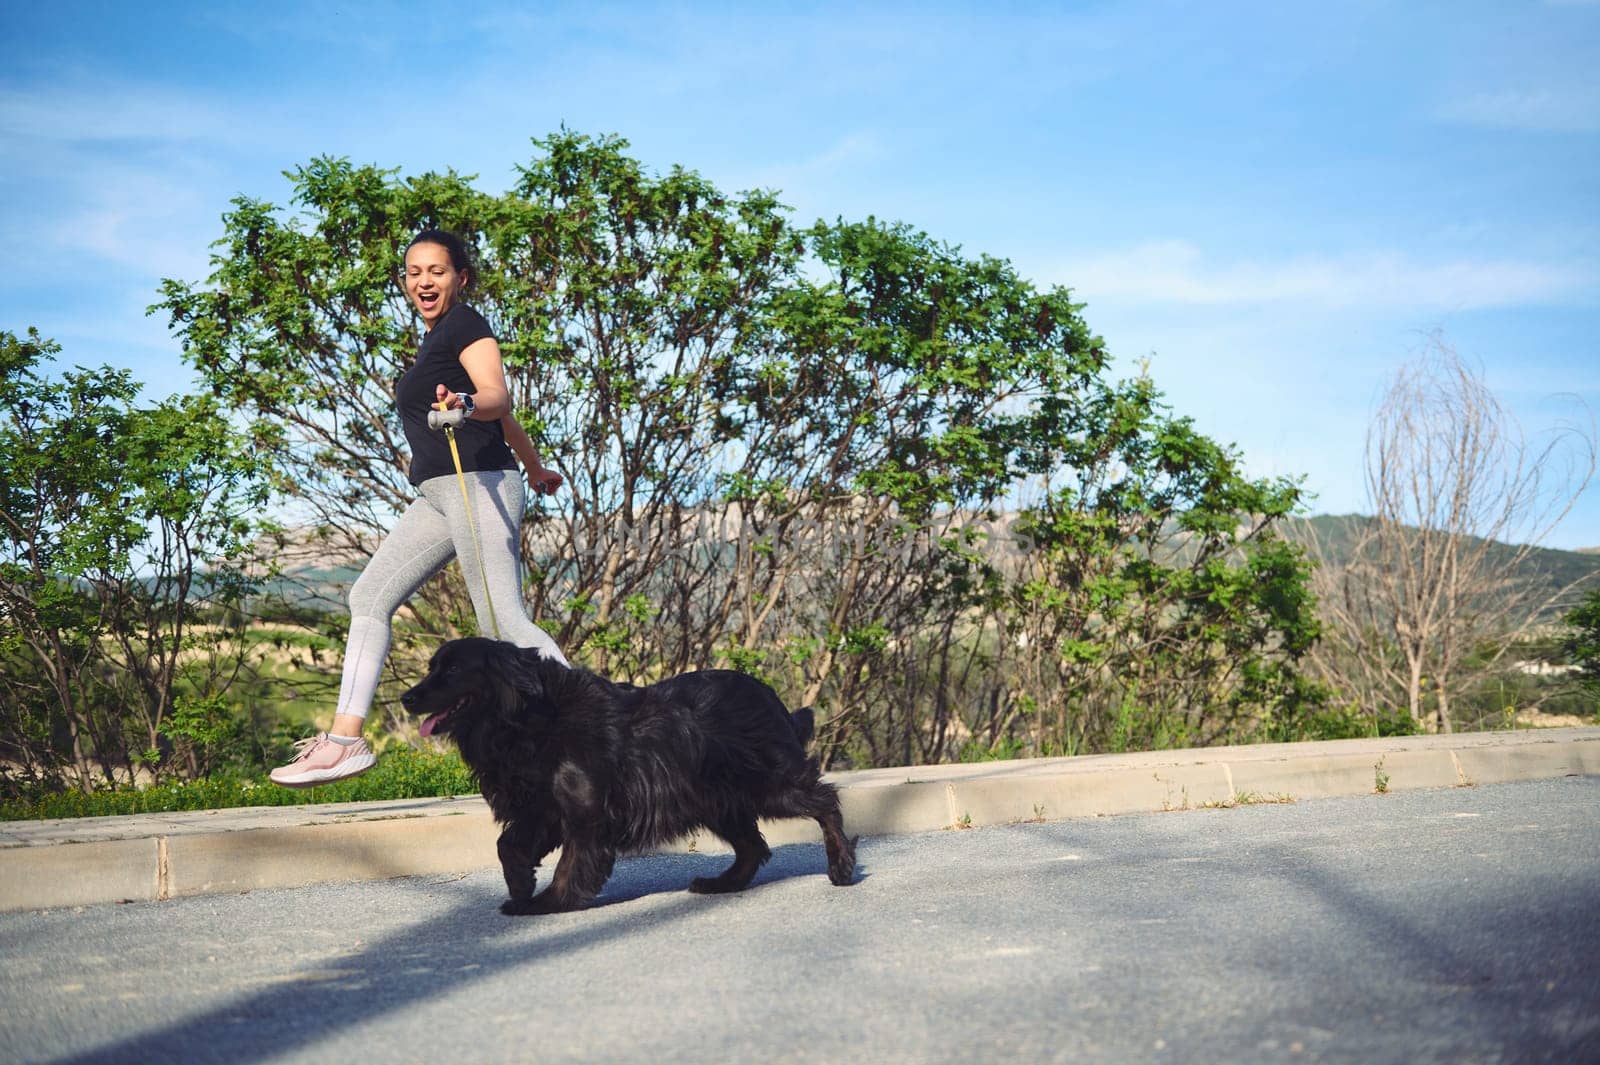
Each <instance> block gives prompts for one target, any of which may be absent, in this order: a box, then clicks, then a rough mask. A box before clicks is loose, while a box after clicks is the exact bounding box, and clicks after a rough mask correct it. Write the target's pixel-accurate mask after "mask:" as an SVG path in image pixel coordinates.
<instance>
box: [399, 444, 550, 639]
mask: <svg viewBox="0 0 1600 1065" xmlns="http://www.w3.org/2000/svg"><path fill="white" fill-rule="evenodd" d="M466 482H467V494H468V496H469V497H470V498H471V500H472V518H473V522H475V523H476V525H477V541H478V544H479V545H481V548H482V556H483V557H482V563H481V566H480V564H479V560H478V557H477V556H478V552H479V547H478V546H475V545H474V543H473V531H472V528H471V526H470V525H469V524H468V521H467V515H466V512H465V509H464V507H463V505H462V501H461V486H460V484H459V482H457V480H456V478H455V477H453V476H452V477H434V478H431V479H429V480H428V481H426V482H425V483H424V484H423V486H422V492H423V495H424V497H425V498H426V499H427V500H428V501H429V502H431V503H432V504H433V505H434V506H435V507H436V508H437V509H439V510H441V511H443V512H444V514H445V516H446V518H447V519H448V521H449V523H450V531H451V533H452V535H454V537H455V543H456V556H457V557H458V558H459V559H460V560H461V575H462V577H463V579H464V580H465V581H466V584H467V594H469V595H470V596H471V597H472V606H473V609H474V610H475V611H476V612H477V615H478V632H479V633H480V634H481V635H484V636H495V635H496V633H495V630H496V628H498V629H499V635H498V638H499V639H502V640H508V641H510V642H511V643H514V644H516V645H517V646H518V647H532V648H534V649H536V650H537V651H538V652H539V653H540V654H541V655H543V656H544V657H546V658H553V659H555V660H556V661H557V662H560V663H561V664H562V665H567V664H568V662H567V656H566V655H564V654H562V653H561V648H560V647H558V646H556V642H555V640H553V639H551V638H550V634H549V633H547V632H545V631H544V630H543V629H541V628H540V627H539V626H537V625H535V624H534V623H533V622H532V621H530V620H529V619H528V613H527V607H526V606H524V605H523V600H522V538H521V530H522V514H523V508H524V506H525V504H526V497H525V495H524V490H523V486H522V478H521V476H520V475H519V474H518V473H517V472H516V471H514V470H487V471H480V472H476V473H469V474H467V475H466ZM486 579H487V580H486ZM486 583H487V589H488V590H487V595H488V596H489V598H488V599H486V598H485V594H486V593H485V584H486ZM491 602H492V603H493V613H492V615H491V611H490V603H491Z"/></svg>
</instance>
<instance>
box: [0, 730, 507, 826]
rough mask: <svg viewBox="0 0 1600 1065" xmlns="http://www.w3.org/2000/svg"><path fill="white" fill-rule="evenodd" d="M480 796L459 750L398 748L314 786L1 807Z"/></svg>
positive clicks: (41, 811) (228, 786) (9, 811)
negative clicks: (365, 767) (362, 768)
mask: <svg viewBox="0 0 1600 1065" xmlns="http://www.w3.org/2000/svg"><path fill="white" fill-rule="evenodd" d="M477 790H478V783H477V781H476V780H475V779H474V778H473V776H472V773H471V771H470V770H468V769H467V767H466V765H465V764H464V763H463V762H462V761H461V758H460V756H459V755H457V754H456V753H455V752H454V751H449V752H446V753H438V752H434V751H419V750H415V749H413V748H410V747H395V748H391V749H390V750H389V751H388V752H387V753H385V754H384V755H383V756H382V757H381V758H379V759H378V764H377V765H376V766H374V767H373V768H372V769H371V770H370V771H368V772H366V773H364V774H362V775H361V776H358V777H352V778H350V779H348V780H341V781H337V782H336V783H333V784H323V785H319V786H318V787H314V788H300V789H293V788H282V787H279V786H278V785H276V784H274V783H272V782H271V781H270V780H268V779H267V778H266V776H264V775H263V776H260V777H254V778H226V777H223V778H218V777H211V778H206V779H201V780H194V781H184V782H179V783H174V784H157V785H154V786H152V787H148V788H138V789H134V788H118V789H115V790H107V791H96V792H93V793H90V794H87V795H85V794H84V793H83V792H79V791H67V792H55V793H52V794H43V795H37V796H31V797H26V798H21V799H8V800H5V801H4V802H0V820H4V821H25V820H39V819H43V818H55V817H105V816H110V815H115V814H147V813H167V812H171V811H174V810H221V809H229V808H233V807H241V806H303V805H306V804H308V803H317V802H370V801H375V800H379V799H418V798H429V797H434V796H444V795H467V794H472V793H474V792H476V791H477Z"/></svg>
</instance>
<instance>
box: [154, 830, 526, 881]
mask: <svg viewBox="0 0 1600 1065" xmlns="http://www.w3.org/2000/svg"><path fill="white" fill-rule="evenodd" d="M499 835H500V831H499V829H498V828H496V827H495V824H494V818H493V817H491V816H490V814H489V811H488V809H487V808H485V809H484V810H482V811H481V812H478V813H474V814H458V815H454V816H447V817H415V818H412V817H401V818H392V819H389V820H384V821H345V822H340V823H337V824H329V825H305V826H297V827H293V828H256V829H249V830H246V831H242V832H219V833H214V834H208V835H191V836H172V837H170V838H169V839H167V841H166V843H167V869H168V874H167V877H166V882H165V884H164V885H163V888H164V897H167V898H180V897H182V896H185V895H210V894H216V893H220V892H239V891H255V890H264V889H271V888H284V887H301V886H303V885H306V884H321V883H327V882H329V881H340V880H383V879H386V878H388V877H395V876H427V875H431V874H436V873H460V872H466V871H469V870H475V869H479V868H482V867H483V866H484V865H485V864H486V862H485V859H488V862H489V863H492V864H494V865H498V864H499V861H498V859H496V858H495V839H496V838H497V837H498V836H499Z"/></svg>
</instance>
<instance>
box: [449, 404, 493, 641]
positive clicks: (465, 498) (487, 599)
mask: <svg viewBox="0 0 1600 1065" xmlns="http://www.w3.org/2000/svg"><path fill="white" fill-rule="evenodd" d="M438 407H439V409H440V410H441V411H443V410H448V409H449V408H448V407H446V406H445V401H444V400H442V399H441V400H440V401H439V403H438ZM444 438H445V439H446V440H448V441H450V457H451V458H452V459H453V460H455V464H456V484H458V485H460V486H461V502H462V504H463V505H465V506H466V508H467V528H469V529H471V530H472V548H473V550H474V551H476V552H477V553H478V576H479V577H481V578H483V601H484V603H485V604H487V605H488V607H489V625H490V627H492V628H493V629H494V638H495V639H497V640H498V639H501V636H500V621H499V619H498V618H496V617H495V616H494V597H493V596H491V595H490V594H489V571H488V569H487V568H486V567H485V566H484V564H483V542H482V541H481V540H479V539H478V523H477V521H475V520H474V519H473V517H472V498H471V497H470V496H469V495H467V475H466V473H464V472H463V471H462V469H461V451H460V450H459V449H458V448H457V447H456V431H455V429H453V428H451V427H450V426H448V425H447V426H445V427H444Z"/></svg>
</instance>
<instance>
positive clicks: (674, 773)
mask: <svg viewBox="0 0 1600 1065" xmlns="http://www.w3.org/2000/svg"><path fill="white" fill-rule="evenodd" d="M401 702H403V703H404V704H405V707H406V709H407V710H409V711H410V712H411V713H413V714H423V715H426V717H425V718H424V720H423V722H422V734H423V735H424V736H427V735H439V736H449V737H450V738H451V739H453V740H455V742H456V745H457V746H458V747H459V748H460V749H461V757H462V758H463V759H464V760H465V761H466V763H467V765H469V766H470V767H471V768H472V770H473V771H474V772H475V773H476V774H477V775H478V783H479V784H480V786H481V787H482V789H483V797H484V798H485V799H487V800H488V801H489V808H490V809H491V810H492V811H493V812H494V816H495V820H496V821H498V822H499V823H500V824H501V825H502V826H503V828H502V831H501V833H500V843H499V848H500V865H501V867H502V868H503V869H504V871H505V877H506V888H507V889H508V890H509V891H510V893H511V898H510V900H509V901H507V902H505V903H504V904H502V905H501V907H500V910H501V912H502V913H510V914H521V913H556V912H559V911H563V910H575V909H580V908H582V907H584V906H587V905H588V904H589V903H590V902H592V901H593V900H594V897H595V896H596V895H597V894H599V892H600V888H601V885H603V884H604V883H605V882H606V878H607V877H609V876H610V875H611V866H612V863H613V861H614V860H615V859H616V856H617V854H618V853H623V852H628V851H637V850H640V849H643V848H646V847H651V846H656V845H659V844H662V843H666V842H668V841H670V840H674V839H678V838H680V837H682V836H684V835H687V834H688V833H689V832H692V831H693V830H695V829H697V828H700V827H702V826H703V827H705V828H708V829H710V830H711V831H712V832H714V833H716V834H717V835H718V836H721V837H722V838H723V839H725V840H727V841H728V842H729V843H730V844H732V845H733V865H731V866H729V867H728V869H727V870H725V871H724V872H723V873H722V874H721V875H719V876H714V877H698V878H696V879H695V881H694V882H693V883H692V884H691V885H690V887H689V890H690V891H698V892H706V893H709V892H724V891H738V890H740V889H742V888H743V887H744V886H745V885H746V884H748V883H750V878H751V877H753V876H755V874H756V870H758V869H760V868H761V866H762V864H763V863H765V862H766V860H767V859H768V858H770V857H772V851H771V850H769V849H768V848H767V843H766V840H765V839H763V838H762V836H761V830H760V829H759V828H758V827H757V825H756V819H757V818H761V817H813V818H816V820H817V823H818V824H820V825H821V826H822V838H823V842H824V844H825V845H826V847H827V852H828V879H829V880H831V881H833V883H835V884H838V885H841V886H843V885H846V884H849V883H850V882H851V881H852V880H853V879H854V877H855V864H856V856H855V840H853V839H850V838H848V837H846V836H845V834H844V822H843V819H842V818H841V817H840V814H839V796H838V794H837V793H836V792H835V791H834V789H833V786H832V785H830V784H826V783H823V782H822V780H820V779H819V774H820V770H819V768H818V765H817V760H816V759H815V758H807V757H806V753H805V746H804V745H805V743H806V741H808V740H809V739H810V738H811V733H812V728H813V723H812V717H811V711H810V710H801V711H798V712H796V713H794V714H791V713H789V711H788V710H787V709H786V708H785V707H784V705H783V702H782V700H780V699H779V698H778V695H777V693H776V692H774V691H773V690H772V689H771V688H769V687H768V686H767V685H765V684H763V683H761V682H760V681H758V680H756V679H755V678H754V677H749V676H746V675H745V674H743V673H734V672H731V671H727V670H707V671H704V672H699V673H685V674H683V675H682V676H678V677H673V678H672V679H670V680H664V681H662V682H660V683H659V684H652V685H650V686H649V687H647V688H634V687H630V686H628V685H622V684H613V683H612V682H610V681H608V680H605V679H603V678H601V677H598V676H595V675H594V674H592V673H589V672H586V671H584V670H579V669H569V668H567V667H566V666H563V665H561V664H560V663H558V662H555V661H553V660H550V659H547V658H542V657H540V655H539V653H538V652H537V651H532V650H524V649H520V648H518V647H516V646H515V645H513V644H509V643H502V642H499V641H496V640H486V639H465V640H452V641H451V642H449V643H447V644H445V645H444V646H443V647H441V648H439V650H438V652H437V653H435V654H434V656H433V661H432V662H431V663H429V667H428V675H427V676H426V677H424V678H423V680H422V682H421V683H420V684H418V685H417V686H416V687H414V688H412V689H411V690H410V691H408V692H406V693H405V695H403V696H402V697H401ZM558 846H559V847H560V848H561V859H560V861H558V862H557V863H556V871H555V875H554V877H553V878H552V879H551V882H550V886H549V887H547V888H545V890H544V891H543V892H541V893H540V894H538V895H537V896H536V895H534V893H533V888H534V870H535V869H537V867H538V865H539V862H541V861H542V860H543V859H544V857H545V855H547V854H549V853H550V851H551V850H553V849H554V848H556V847H558Z"/></svg>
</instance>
